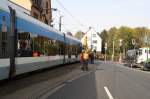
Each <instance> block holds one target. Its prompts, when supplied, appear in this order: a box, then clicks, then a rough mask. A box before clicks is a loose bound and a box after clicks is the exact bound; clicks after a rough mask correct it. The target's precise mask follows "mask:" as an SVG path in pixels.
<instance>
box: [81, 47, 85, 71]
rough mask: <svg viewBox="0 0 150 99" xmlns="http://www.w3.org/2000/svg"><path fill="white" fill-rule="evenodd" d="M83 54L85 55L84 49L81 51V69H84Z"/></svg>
mask: <svg viewBox="0 0 150 99" xmlns="http://www.w3.org/2000/svg"><path fill="white" fill-rule="evenodd" d="M83 55H84V50H82V52H81V53H80V63H81V70H83V68H84V58H83Z"/></svg>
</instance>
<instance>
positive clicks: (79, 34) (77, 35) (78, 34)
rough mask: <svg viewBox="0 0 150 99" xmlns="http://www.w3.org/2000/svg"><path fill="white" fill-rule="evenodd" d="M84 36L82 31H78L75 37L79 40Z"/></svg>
mask: <svg viewBox="0 0 150 99" xmlns="http://www.w3.org/2000/svg"><path fill="white" fill-rule="evenodd" d="M84 35H85V34H84V33H83V32H82V31H78V32H77V33H76V34H75V37H76V38H78V39H79V40H81V39H82V37H83V36H84Z"/></svg>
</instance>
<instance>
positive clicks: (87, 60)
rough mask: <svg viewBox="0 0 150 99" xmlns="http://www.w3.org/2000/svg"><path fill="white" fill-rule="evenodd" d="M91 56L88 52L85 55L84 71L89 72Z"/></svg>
mask: <svg viewBox="0 0 150 99" xmlns="http://www.w3.org/2000/svg"><path fill="white" fill-rule="evenodd" d="M88 62H89V54H88V52H87V51H85V52H84V53H83V70H84V71H88Z"/></svg>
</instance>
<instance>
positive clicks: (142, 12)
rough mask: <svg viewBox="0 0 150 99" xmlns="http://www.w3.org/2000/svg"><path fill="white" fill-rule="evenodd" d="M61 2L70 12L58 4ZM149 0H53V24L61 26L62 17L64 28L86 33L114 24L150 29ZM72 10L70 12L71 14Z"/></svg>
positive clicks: (56, 26) (108, 27)
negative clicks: (91, 28)
mask: <svg viewBox="0 0 150 99" xmlns="http://www.w3.org/2000/svg"><path fill="white" fill-rule="evenodd" d="M59 1H60V2H61V3H62V4H63V6H64V7H65V8H66V9H67V11H69V14H68V12H67V11H66V10H65V9H64V8H63V7H62V6H61V5H60V4H59ZM149 4H150V0H52V8H57V9H58V10H59V11H53V13H52V14H53V19H54V22H53V23H54V24H55V25H54V27H55V28H56V29H58V23H59V20H58V19H59V16H60V15H61V16H63V18H62V31H63V32H67V31H70V32H72V33H73V34H74V33H75V32H76V31H79V30H81V31H83V32H86V31H87V30H88V28H89V27H93V28H94V29H95V30H96V31H97V32H101V31H102V30H104V29H106V30H108V29H110V28H111V27H114V26H115V27H120V26H129V27H133V28H135V27H143V26H145V27H148V28H150V12H149V11H150V6H149ZM70 13H71V15H70Z"/></svg>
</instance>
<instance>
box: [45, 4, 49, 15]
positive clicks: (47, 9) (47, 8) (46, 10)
mask: <svg viewBox="0 0 150 99" xmlns="http://www.w3.org/2000/svg"><path fill="white" fill-rule="evenodd" d="M48 10H49V9H48V2H46V14H48Z"/></svg>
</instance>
